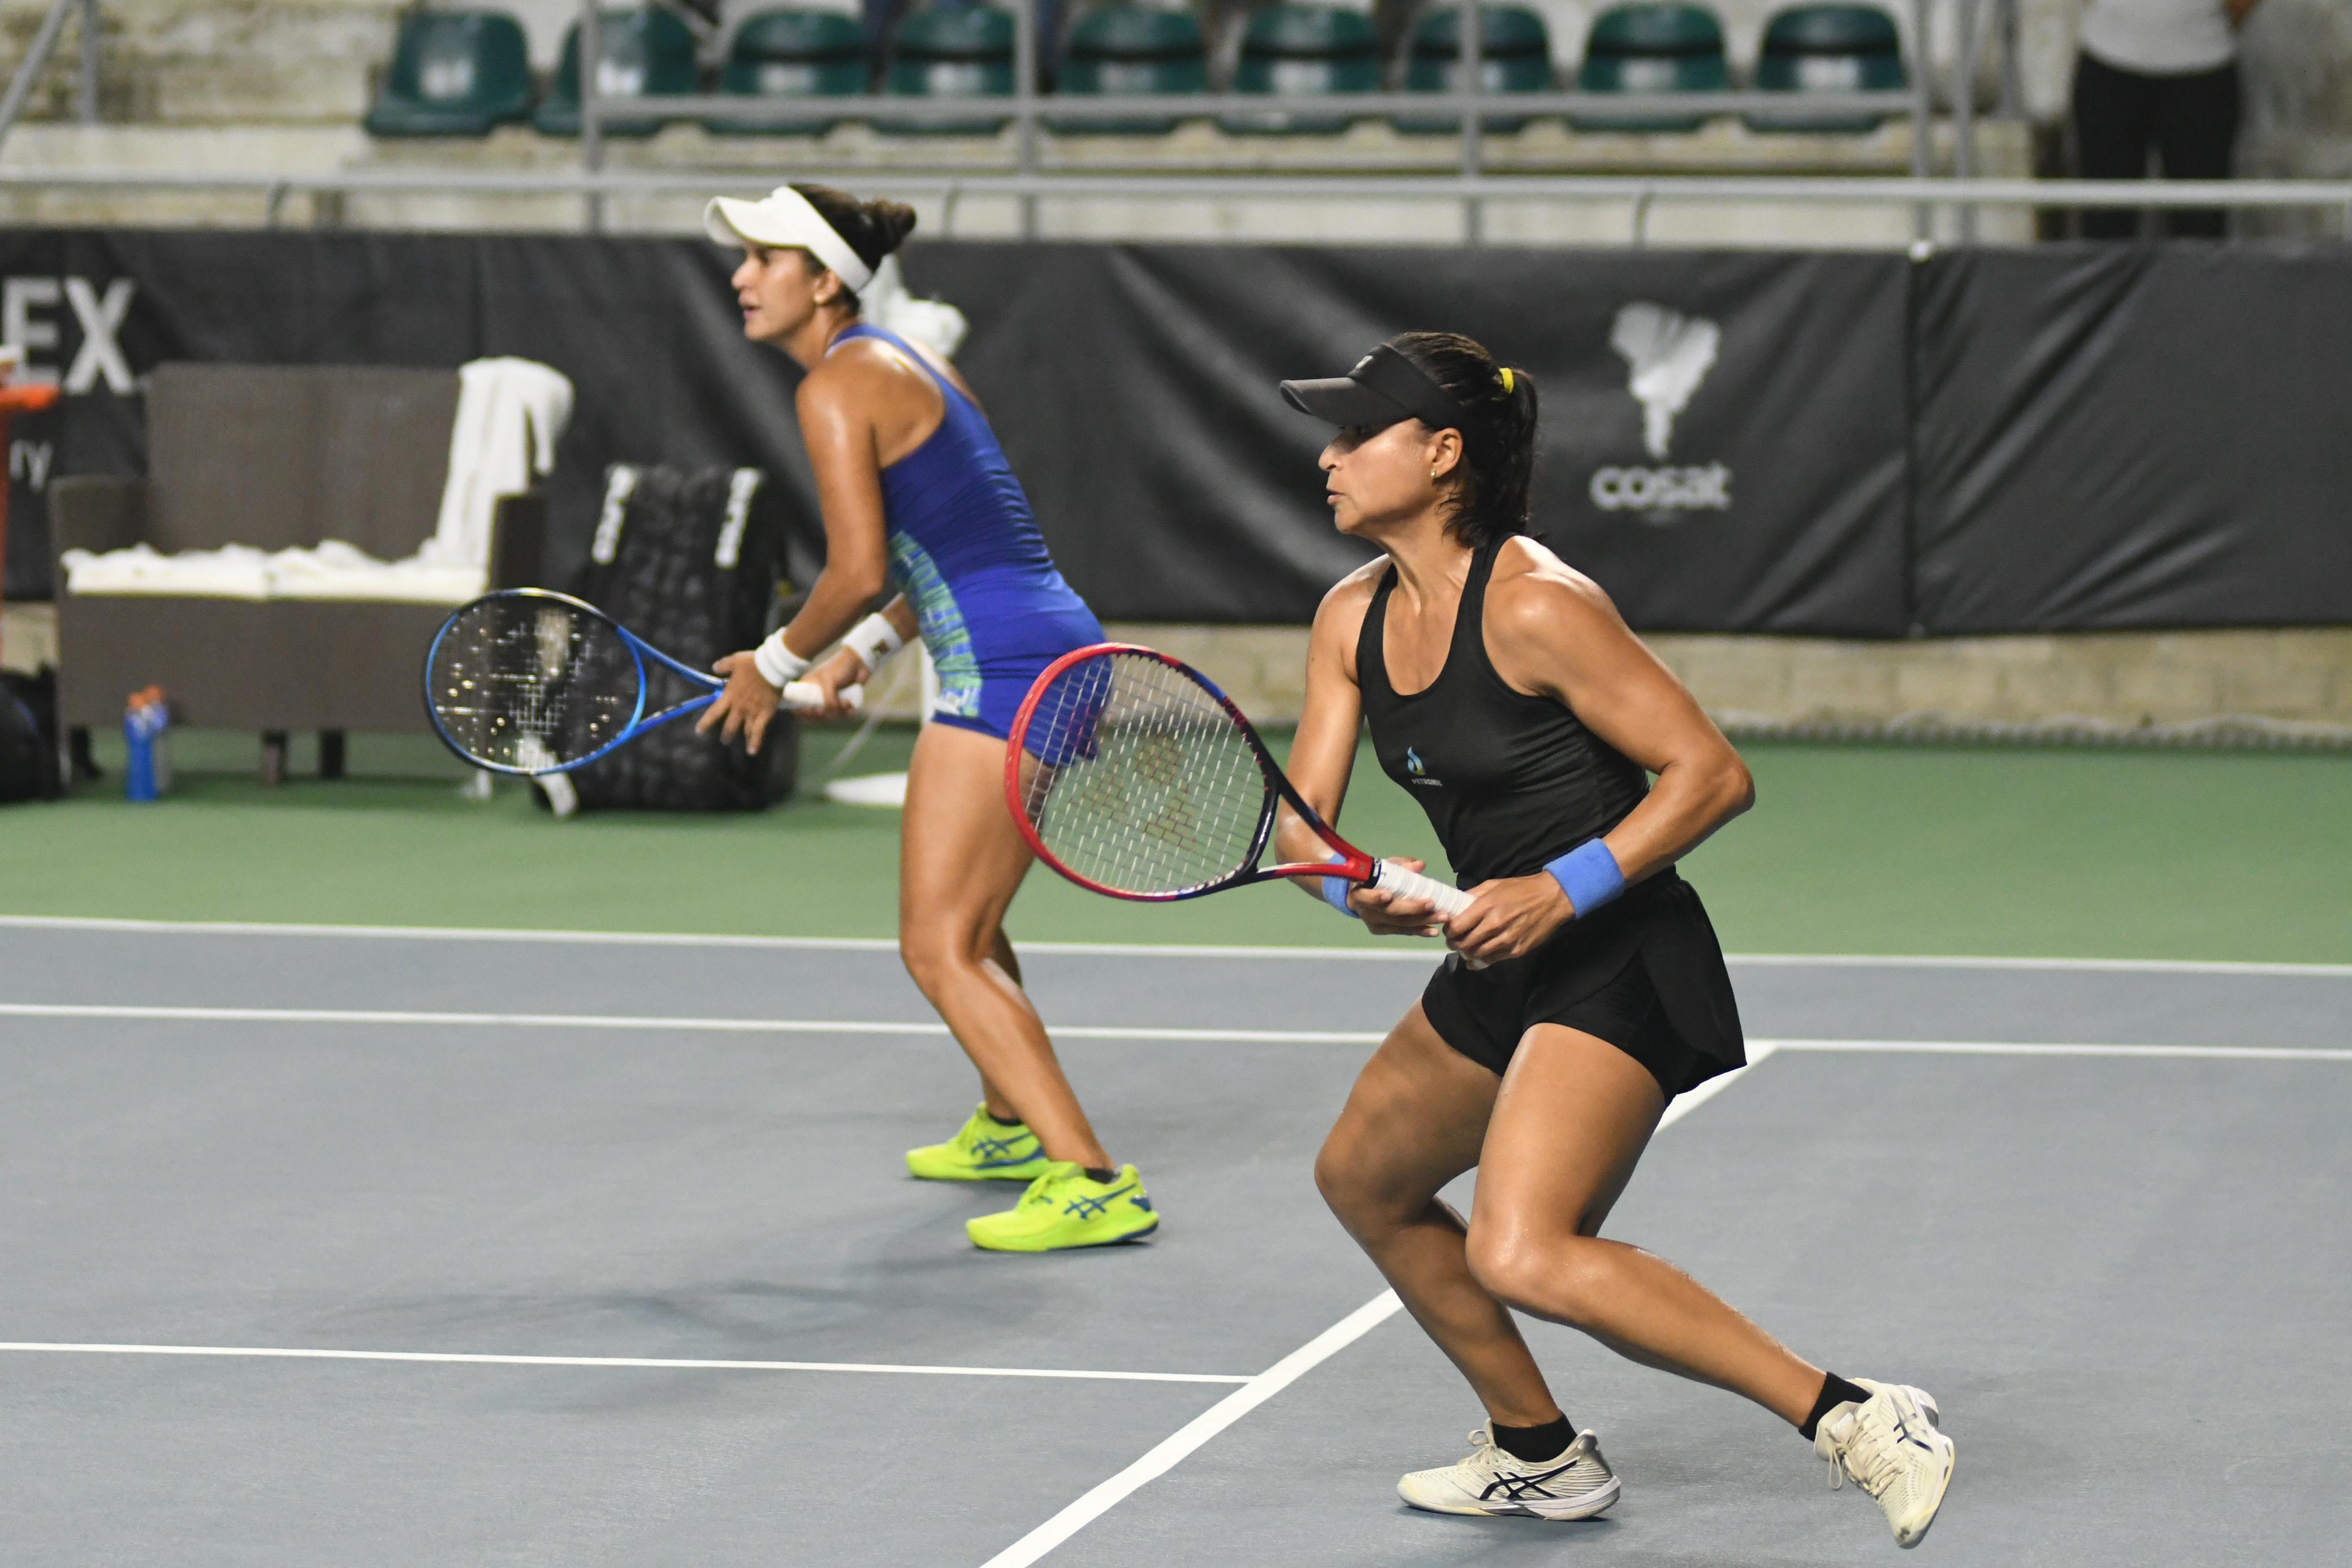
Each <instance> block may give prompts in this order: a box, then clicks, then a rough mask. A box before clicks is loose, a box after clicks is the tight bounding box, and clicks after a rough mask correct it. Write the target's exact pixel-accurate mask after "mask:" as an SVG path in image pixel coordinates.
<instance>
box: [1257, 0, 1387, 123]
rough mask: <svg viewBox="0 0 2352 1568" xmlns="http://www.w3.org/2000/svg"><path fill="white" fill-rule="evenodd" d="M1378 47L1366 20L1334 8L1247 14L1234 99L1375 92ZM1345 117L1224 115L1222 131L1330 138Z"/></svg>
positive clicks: (1273, 113) (1276, 112) (1349, 120)
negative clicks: (1250, 95) (1241, 96)
mask: <svg viewBox="0 0 2352 1568" xmlns="http://www.w3.org/2000/svg"><path fill="white" fill-rule="evenodd" d="M1380 88H1381V57H1380V44H1379V40H1378V39H1377V37H1375V36H1374V34H1373V32H1372V19H1371V18H1370V16H1366V15H1364V14H1363V13H1362V12H1360V11H1349V10H1343V9H1341V8H1340V7H1339V6H1336V5H1269V6H1267V7H1265V9H1264V10H1262V11H1258V12H1255V13H1254V14H1253V15H1252V16H1251V17H1250V19H1249V24H1248V26H1246V27H1245V28H1244V31H1243V34H1242V53H1241V64H1240V68H1238V69H1237V70H1236V71H1235V72H1234V91H1235V92H1255V93H1284V94H1304V93H1339V92H1378V91H1379V90H1380ZM1355 118H1356V117H1355V116H1353V115H1345V114H1342V115H1320V114H1288V113H1284V112H1282V111H1280V110H1266V111H1265V112H1264V113H1260V114H1240V115H1227V116H1225V117H1224V120H1223V124H1224V128H1225V129H1226V130H1227V131H1233V132H1234V133H1236V134H1243V135H1248V134H1275V135H1280V134H1283V133H1286V132H1292V133H1298V134H1305V135H1313V136H1330V135H1334V134H1337V133H1338V132H1339V131H1345V130H1347V129H1348V127H1349V125H1350V124H1352V123H1354V120H1355Z"/></svg>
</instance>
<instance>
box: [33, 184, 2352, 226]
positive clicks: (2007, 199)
mask: <svg viewBox="0 0 2352 1568" xmlns="http://www.w3.org/2000/svg"><path fill="white" fill-rule="evenodd" d="M794 172H796V173H799V174H802V175H804V176H805V177H807V178H811V179H830V180H838V181H842V182H845V183H848V182H855V183H856V185H857V187H858V188H859V189H860V190H863V191H871V192H875V193H880V194H889V195H901V196H934V197H939V198H941V199H942V200H943V201H944V203H945V204H946V206H947V212H946V213H945V214H944V215H943V222H942V224H941V225H940V226H941V228H942V229H943V230H944V231H946V235H948V236H952V235H953V232H954V208H955V205H956V204H957V203H959V202H961V200H962V199H964V198H966V197H972V196H982V197H1004V198H1013V199H1018V200H1021V201H1024V202H1031V203H1034V202H1037V201H1041V200H1050V199H1054V198H1056V197H1063V198H1070V197H1076V198H1112V199H1121V198H1124V199H1130V200H1133V199H1150V198H1156V197H1185V198H1196V199H1210V200H1235V199H1240V200H1246V199H1249V198H1253V197H1256V198H1277V199H1283V200H1301V199H1304V200H1332V199H1342V200H1366V199H1372V200H1381V201H1445V202H1461V203H1464V204H1485V203H1489V202H1496V201H1551V202H1598V203H1622V204H1625V205H1626V206H1627V207H1628V209H1629V227H1628V234H1627V237H1628V239H1629V240H1631V241H1632V243H1633V244H1635V245H1641V244H1643V243H1645V242H1646V241H1647V239H1648V224H1649V218H1650V214H1651V213H1652V212H1653V211H1654V209H1655V208H1656V207H1658V206H1660V205H1671V204H1738V203H1767V204H1769V203H1819V204H1827V205H1834V206H1864V207H1868V206H1882V207H1912V208H1925V209H1927V211H1928V212H1930V213H1938V214H1939V213H1943V212H1953V213H1965V212H1969V211H1972V210H1981V209H1984V208H1987V207H2008V208H2021V209H2025V210H2029V211H2054V210H2063V209H2067V208H2086V207H2098V208H2123V209H2132V208H2158V209H2181V208H2200V207H2201V208H2211V207H2222V208H2229V209H2233V210H2247V209H2255V208H2284V209H2301V210H2304V211H2318V212H2333V213H2335V214H2337V215H2338V218H2339V220H2340V222H2341V223H2342V225H2343V235H2344V237H2345V238H2346V239H2347V240H2352V180H2227V181H2216V180H2147V181H2133V180H1958V179H1942V178H1936V179H1925V180H1922V179H1916V178H1876V177H1828V178H1825V177H1819V176H1811V177H1784V176H1773V175H1628V176H1618V175H1571V174H1524V175H1521V174H1496V173H1492V172H1481V173H1479V174H1476V175H1473V176H1467V177H1465V176H1463V175H1459V174H1456V175H1434V176H1415V175H1360V174H1356V175H1345V174H1341V175H1250V174H1209V175H1203V174H1170V175H1137V174H1098V173H1093V174H1064V173H1046V174H993V173H957V172H905V171H898V170H877V169H870V168H857V169H828V168H824V167H809V168H805V169H799V170H795V171H794ZM772 180H773V176H772V175H760V174H751V173H746V172H743V171H740V170H733V171H694V170H687V171H651V170H644V171H640V170H610V169H608V170H603V171H599V172H593V173H592V172H587V171H584V170H583V171H572V172H562V173H534V172H524V171H516V172H502V171H475V170H450V169H425V168H419V169H382V168H378V169H346V170H326V171H320V172H316V173H299V174H267V173H253V172H239V171H191V170H159V169H100V168H88V169H25V168H14V167H8V166H5V165H0V191H8V190H74V189H96V190H158V191H215V192H235V191H250V192H253V193H257V194H259V195H261V196H262V197H263V198H264V199H265V204H266V212H267V216H268V221H269V222H270V223H272V224H273V225H274V224H276V223H278V221H279V220H280V218H281V217H282V215H283V210H284V206H285V204H286V202H287V200H288V199H289V198H290V197H293V196H297V195H308V196H313V197H315V196H320V195H363V194H368V193H379V194H388V195H401V194H418V195H512V196H582V197H586V198H589V199H592V200H605V199H611V198H616V197H641V198H642V197H656V198H658V197H680V198H695V199H698V198H702V197H706V196H710V195H716V194H721V193H733V192H738V191H740V192H745V193H751V192H757V191H761V190H763V189H765V188H766V187H767V186H768V185H769V184H770V183H772Z"/></svg>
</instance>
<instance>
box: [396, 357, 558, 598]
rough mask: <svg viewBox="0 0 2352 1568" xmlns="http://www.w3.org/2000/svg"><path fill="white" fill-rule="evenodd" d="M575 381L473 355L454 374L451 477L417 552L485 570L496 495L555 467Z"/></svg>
mask: <svg viewBox="0 0 2352 1568" xmlns="http://www.w3.org/2000/svg"><path fill="white" fill-rule="evenodd" d="M570 423H572V382H571V380H570V379H569V378H568V377H566V376H565V375H564V374H563V372H562V371H558V370H555V369H553V368H552V367H551V366H547V365H542V364H541V363H539V362H538V361H535V360H516V359H496V360H476V361H473V362H472V363H470V364H467V365H466V366H465V367H463V368H462V369H460V370H459V371H458V372H457V423H455V424H454V425H452V426H451V427H450V431H449V478H448V482H447V483H446V485H445V486H443V487H442V491H441V517H440V521H439V523H438V524H437V525H436V527H435V528H434V530H433V537H432V538H430V539H428V540H426V541H425V548H424V549H422V550H420V551H419V552H418V555H419V557H420V558H421V559H424V560H426V561H428V562H430V563H432V564H433V565H435V566H437V567H444V568H451V569H455V568H460V567H468V566H470V567H475V568H478V569H479V570H483V571H488V569H489V560H490V515H491V513H492V512H493V511H495V510H496V509H497V507H498V503H499V497H501V496H512V495H516V494H519V493H520V492H521V491H524V490H528V489H530V484H531V481H532V480H533V479H534V478H536V477H537V476H540V475H542V474H547V473H551V472H552V471H553V470H554V467H555V444H556V443H557V442H558V441H560V440H562V437H563V431H564V427H565V426H566V425H568V424H570Z"/></svg>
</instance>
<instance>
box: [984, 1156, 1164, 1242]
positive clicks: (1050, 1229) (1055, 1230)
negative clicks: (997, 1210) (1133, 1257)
mask: <svg viewBox="0 0 2352 1568" xmlns="http://www.w3.org/2000/svg"><path fill="white" fill-rule="evenodd" d="M963 1228H964V1233H965V1234H966V1235H968V1236H970V1237H971V1244H972V1245H973V1246H975V1247H984V1248H986V1249H988V1250H990V1251H991V1252H1059V1251H1062V1250H1063V1249H1066V1248H1072V1247H1108V1246H1109V1245H1110V1244H1111V1243H1112V1242H1114V1241H1132V1240H1134V1239H1136V1238H1137V1237H1139V1236H1149V1235H1150V1234H1151V1233H1152V1232H1153V1231H1154V1230H1157V1229H1159V1228H1160V1215H1159V1213H1158V1212H1157V1211H1156V1210H1155V1209H1153V1208H1152V1207H1151V1197H1150V1194H1148V1193H1146V1192H1145V1191H1144V1190H1143V1178H1142V1177H1141V1176H1138V1175H1136V1174H1135V1167H1134V1166H1119V1167H1118V1172H1117V1173H1116V1174H1115V1175H1113V1176H1112V1177H1111V1178H1110V1180H1108V1181H1097V1180H1095V1178H1094V1177H1092V1176H1088V1175H1087V1172H1086V1167H1085V1166H1080V1165H1076V1164H1074V1163H1072V1162H1070V1161H1067V1160H1056V1161H1054V1162H1053V1163H1052V1164H1050V1165H1048V1166H1046V1167H1045V1174H1044V1175H1042V1176H1039V1177H1038V1178H1037V1179H1036V1180H1035V1181H1033V1182H1031V1183H1030V1184H1029V1190H1028V1191H1027V1192H1024V1193H1023V1194H1022V1195H1021V1201H1020V1202H1019V1203H1017V1204H1015V1205H1013V1207H1011V1208H1008V1209H1006V1210H1005V1211H1004V1212H1003V1214H983V1215H982V1216H981V1217H980V1218H977V1219H967V1220H965V1221H964V1222H963Z"/></svg>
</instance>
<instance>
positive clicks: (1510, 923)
mask: <svg viewBox="0 0 2352 1568" xmlns="http://www.w3.org/2000/svg"><path fill="white" fill-rule="evenodd" d="M1486 646H1487V651H1488V653H1490V654H1491V656H1492V657H1493V660H1494V664H1495V670H1496V674H1500V675H1501V676H1502V677H1503V679H1504V680H1505V681H1507V682H1508V683H1509V684H1510V685H1512V686H1513V687H1514V688H1515V689H1517V690H1519V691H1522V692H1527V693H1529V694H1531V695H1542V696H1549V697H1552V698H1555V699H1557V700H1558V701H1559V702H1562V703H1565V704H1566V705H1568V706H1569V707H1570V708H1571V709H1573V710H1574V711H1575V714H1576V716H1577V717H1578V718H1580V719H1581V720H1583V721H1584V723H1585V725H1586V726H1587V727H1589V728H1591V731H1592V732H1593V733H1594V734H1595V735H1597V736H1599V737H1601V739H1602V740H1605V741H1607V742H1608V743H1609V744H1610V745H1612V746H1613V747H1616V748H1617V749H1618V750H1619V751H1622V752H1623V753H1624V754H1625V756H1626V757H1628V758H1631V759H1632V760H1633V761H1634V762H1635V763H1637V764H1639V765H1640V766H1641V767H1643V768H1646V769H1647V770H1648V771H1650V772H1652V773H1654V774H1656V775H1657V783H1656V784H1655V785H1654V787H1653V788H1652V789H1651V790H1650V792H1649V794H1648V795H1646V796H1645V797H1643V800H1642V803H1641V804H1640V805H1638V806H1636V807H1634V808H1633V810H1632V811H1631V812H1630V813H1628V814H1627V816H1626V818H1625V820H1624V821H1622V822H1620V823H1618V824H1617V825H1616V827H1614V828H1612V829H1611V830H1610V831H1609V832H1608V834H1607V835H1606V836H1605V837H1604V838H1603V839H1602V840H1601V842H1602V843H1603V844H1605V845H1606V846H1607V847H1608V850H1609V852H1610V855H1611V856H1612V858H1613V859H1614V860H1615V861H1616V862H1617V866H1618V869H1619V870H1620V872H1622V873H1623V876H1624V879H1625V882H1626V884H1627V885H1628V886H1630V885H1632V884H1633V883H1637V882H1640V881H1642V880H1643V878H1645V877H1650V876H1654V875H1656V874H1657V873H1659V872H1661V871H1663V870H1664V869H1665V868H1666V867H1668V866H1670V865H1672V864H1674V863H1675V861H1677V860H1679V859H1681V858H1682V857H1683V856H1684V855H1685V854H1688V853H1689V852H1691V851H1692V850H1694V849H1696V848H1697V847H1698V845H1699V844H1700V843H1702V842H1704V841H1706V837H1707V835H1708V834H1710V833H1712V832H1714V831H1716V830H1717V828H1720V827H1721V826H1723V824H1724V823H1726V822H1727V821H1730V820H1731V819H1732V818H1734V817H1736V816H1738V815H1739V813H1740V812H1742V811H1745V810H1748V807H1750V806H1751V805H1753V804H1755V801H1756V783H1755V780H1754V779H1753V778H1751V777H1750V776H1749V774H1748V766H1747V764H1746V763H1744V762H1742V761H1740V759H1739V753H1738V752H1737V751H1736V750H1734V749H1733V748H1732V745H1731V742H1730V741H1728V740H1727V739H1725V738H1724V736H1723V732H1722V731H1721V730H1719V729H1717V727H1715V722H1714V721H1713V720H1712V719H1710V718H1708V717H1707V716H1706V713H1705V711H1704V710H1702V709H1701V708H1700V707H1699V706H1698V701H1697V699H1696V698H1695V697H1693V696H1692V695H1691V694H1690V689H1689V688H1688V687H1687V686H1685V685H1683V684H1682V682H1681V681H1679V680H1677V679H1676V678H1675V674H1674V672H1673V671H1672V670H1669V669H1667V668H1666V666H1665V665H1664V664H1663V663H1661V662H1660V661H1659V659H1658V656H1657V655H1656V654H1655V653H1651V652H1650V650H1649V648H1648V647H1647V646H1646V645H1644V644H1643V642H1642V640H1641V639H1640V638H1638V637H1636V636H1634V635H1633V630H1632V628H1630V627H1628V626H1627V625H1626V624H1625V622H1624V620H1623V618H1622V616H1620V615H1619V614H1618V613H1617V607H1616V605H1615V604H1613V603H1612V602H1611V601H1610V599H1609V596H1608V594H1606V593H1604V592H1602V591H1601V587H1600V585H1599V584H1597V583H1595V582H1593V581H1592V580H1591V579H1590V578H1587V577H1585V576H1583V575H1582V574H1581V573H1579V572H1576V571H1573V570H1570V569H1569V568H1568V567H1567V566H1566V565H1565V564H1563V563H1562V562H1561V561H1560V560H1559V558H1558V557H1556V556H1554V555H1552V553H1551V552H1550V551H1549V550H1547V549H1544V548H1543V547H1542V546H1540V545H1538V544H1536V543H1534V542H1533V541H1532V540H1518V541H1515V542H1514V543H1513V544H1512V545H1511V546H1509V547H1507V548H1506V549H1505V550H1504V553H1503V559H1502V560H1501V561H1498V562H1497V563H1496V570H1495V576H1494V578H1493V580H1492V582H1491V583H1490V585H1489V587H1488V589H1487V593H1486ZM1470 891H1471V892H1472V893H1473V894H1475V895H1476V896H1475V898H1474V900H1473V902H1472V904H1471V905H1470V907H1469V909H1467V910H1466V911H1465V912H1464V913H1463V914H1462V915H1458V916H1456V917H1455V918H1454V920H1453V921H1451V922H1449V923H1448V925H1447V927H1446V934H1447V936H1448V939H1449V940H1450V941H1451V942H1452V944H1453V945H1454V946H1456V947H1458V948H1460V949H1462V950H1463V951H1464V952H1465V953H1467V954H1469V955H1470V956H1473V957H1475V958H1479V959H1481V960H1484V961H1486V962H1490V963H1491V962H1494V961H1495V960H1497V959H1501V958H1510V957H1517V956H1519V955H1520V954H1522V953H1526V952H1529V951H1531V950H1533V949H1534V948H1535V947H1537V946H1540V945H1541V944H1542V943H1543V942H1544V941H1546V940H1547V939H1549V937H1550V936H1552V934H1553V933H1555V932H1556V931H1558V930H1559V927H1560V926H1561V925H1565V924H1566V923H1567V922H1569V921H1570V920H1572V919H1574V918H1575V917H1576V915H1577V913H1578V912H1577V910H1576V908H1575V907H1574V905H1573V904H1571V903H1570V899H1569V896H1568V894H1567V893H1566V892H1565V891H1564V890H1563V889H1562V888H1561V885H1560V883H1559V880H1558V879H1557V878H1555V877H1554V876H1552V875H1551V873H1549V872H1538V873H1535V874H1534V875H1532V876H1520V877H1503V878H1499V879H1497V880H1496V881H1494V882H1489V883H1482V884H1480V885H1479V886H1477V887H1475V888H1473V889H1471V890H1470Z"/></svg>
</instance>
